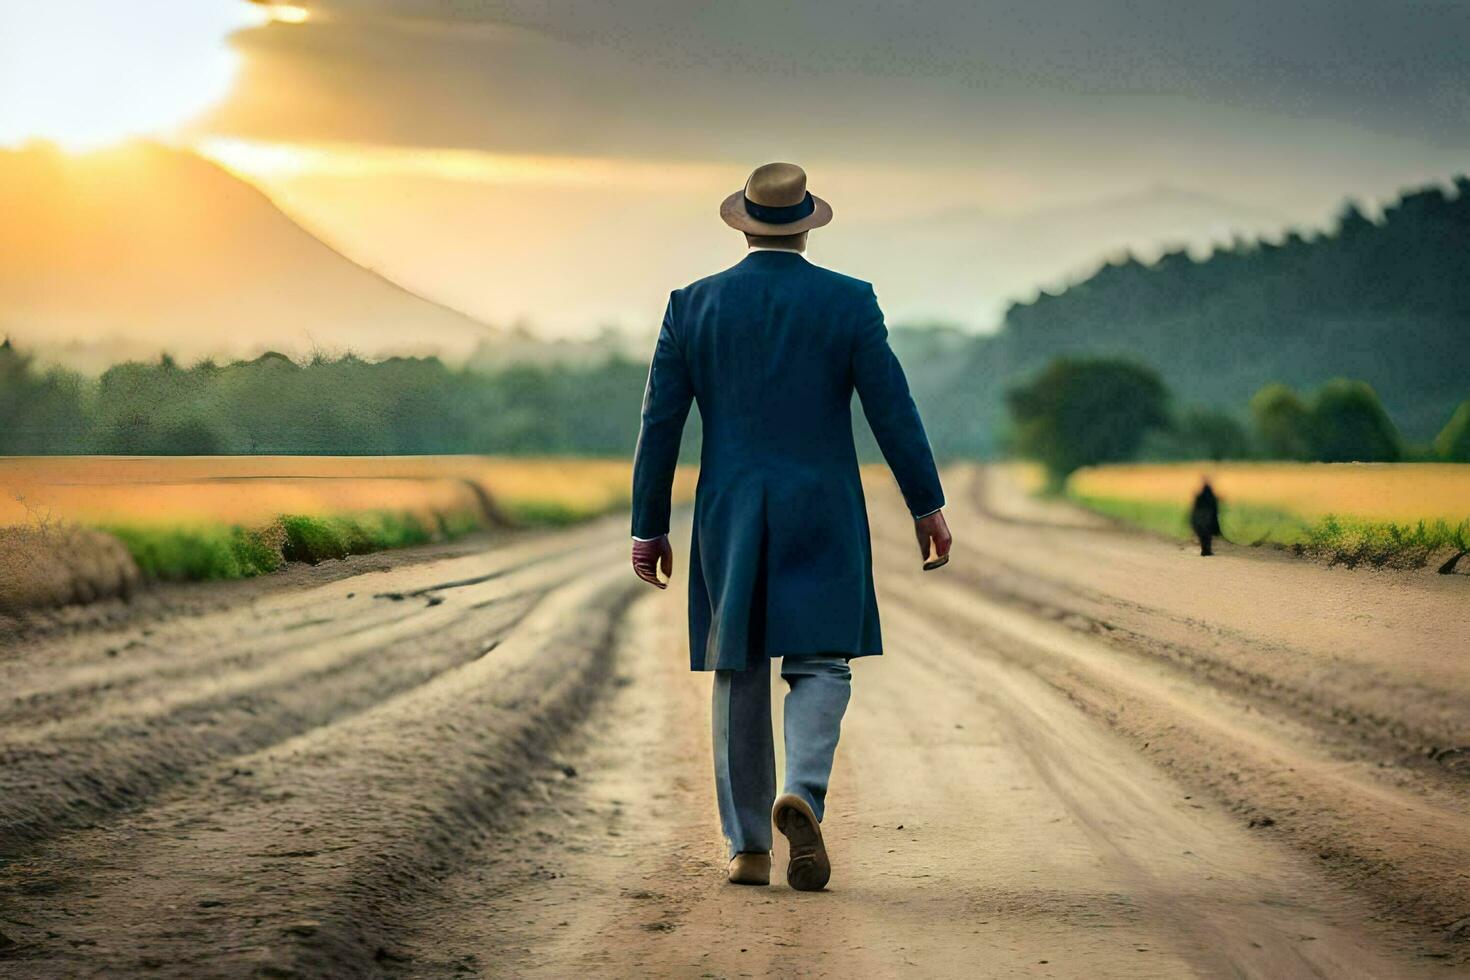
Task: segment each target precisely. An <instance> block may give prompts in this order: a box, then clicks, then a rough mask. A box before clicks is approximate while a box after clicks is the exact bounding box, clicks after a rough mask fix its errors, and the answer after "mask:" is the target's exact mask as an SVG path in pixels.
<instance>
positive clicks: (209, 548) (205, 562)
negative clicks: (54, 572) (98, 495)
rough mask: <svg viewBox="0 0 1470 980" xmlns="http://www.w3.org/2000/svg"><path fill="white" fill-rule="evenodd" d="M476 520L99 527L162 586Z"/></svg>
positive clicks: (412, 539) (268, 568) (343, 552)
mask: <svg viewBox="0 0 1470 980" xmlns="http://www.w3.org/2000/svg"><path fill="white" fill-rule="evenodd" d="M482 526H483V525H482V522H481V520H480V517H479V515H478V514H473V513H468V512H465V513H452V514H441V515H438V516H437V517H436V518H435V520H434V521H433V522H432V523H429V522H426V521H424V520H423V519H421V518H419V517H418V516H416V515H413V514H407V513H394V512H391V511H375V512H370V513H364V514H352V515H343V516H334V517H308V516H304V515H300V514H286V515H282V516H281V517H280V518H279V519H278V520H277V521H276V522H275V523H274V524H271V525H270V526H268V527H265V528H244V527H238V526H226V525H205V526H199V527H157V526H134V525H112V526H105V527H102V528H99V530H102V531H106V532H107V533H108V534H111V535H112V536H113V537H115V538H117V539H118V540H119V541H121V542H122V543H123V546H124V547H125V548H127V549H128V552H129V553H130V554H131V555H132V556H133V560H134V561H136V562H137V563H138V567H139V568H140V569H141V570H142V572H143V574H144V575H146V576H148V577H149V578H151V579H154V580H158V581H164V582H208V581H219V580H228V579H242V578H251V577H253V576H256V575H264V574H267V573H269V572H274V571H276V570H278V569H280V568H282V567H283V566H284V565H285V564H286V563H287V562H307V563H309V564H313V565H315V564H316V563H318V562H321V561H326V560H328V559H332V558H345V557H347V556H348V555H361V554H367V553H369V552H374V551H386V550H388V549H391V548H404V547H408V546H409V545H415V544H427V543H428V542H430V541H449V540H453V539H455V538H459V537H463V536H464V535H466V534H469V533H471V532H473V531H477V530H479V529H480V528H481V527H482Z"/></svg>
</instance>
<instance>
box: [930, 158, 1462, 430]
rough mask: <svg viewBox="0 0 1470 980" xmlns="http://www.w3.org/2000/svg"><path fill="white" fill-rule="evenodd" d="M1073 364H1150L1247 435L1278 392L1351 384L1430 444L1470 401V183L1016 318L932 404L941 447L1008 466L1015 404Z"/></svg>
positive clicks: (1239, 246) (1162, 268) (940, 381)
mask: <svg viewBox="0 0 1470 980" xmlns="http://www.w3.org/2000/svg"><path fill="white" fill-rule="evenodd" d="M1061 355H1073V356H1075V355H1094V356H1109V357H1122V358H1126V359H1129V360H1132V361H1136V362H1139V363H1142V364H1144V365H1146V366H1148V367H1151V368H1153V369H1154V370H1155V371H1157V372H1158V373H1159V375H1160V376H1161V377H1162V378H1163V380H1164V382H1165V383H1166V384H1167V385H1168V387H1169V388H1170V389H1171V390H1172V391H1173V392H1174V395H1175V398H1176V399H1177V400H1179V401H1180V402H1181V403H1183V404H1185V405H1193V406H1199V407H1203V408H1211V409H1216V410H1220V411H1224V412H1227V413H1230V414H1233V415H1235V416H1237V417H1238V418H1240V419H1242V420H1243V419H1244V417H1245V414H1246V406H1247V404H1248V402H1249V400H1250V398H1251V397H1252V396H1253V395H1254V394H1255V393H1256V392H1257V391H1259V390H1260V389H1261V388H1263V387H1265V386H1266V385H1267V384H1271V383H1274V382H1280V383H1283V384H1286V385H1288V386H1289V387H1292V388H1298V389H1314V388H1318V387H1320V386H1321V385H1323V384H1325V383H1326V382H1328V381H1330V380H1332V379H1333V378H1337V377H1347V378H1353V379H1357V380H1361V381H1364V382H1367V383H1368V384H1369V385H1370V386H1372V388H1373V389H1374V390H1375V391H1376V392H1377V393H1378V395H1379V397H1380V398H1381V399H1382V401H1383V404H1384V406H1385V407H1386V408H1387V410H1388V412H1389V415H1390V416H1391V417H1392V419H1393V421H1394V422H1395V423H1396V424H1397V426H1398V427H1399V429H1400V430H1401V431H1402V432H1403V434H1404V435H1405V437H1406V438H1408V439H1410V440H1412V441H1419V442H1425V441H1428V440H1430V439H1432V438H1433V437H1434V435H1435V433H1436V432H1437V431H1439V429H1440V428H1441V427H1442V426H1443V425H1444V424H1445V422H1446V420H1447V419H1448V418H1449V417H1450V415H1451V413H1453V412H1454V411H1455V408H1456V406H1457V405H1458V404H1459V403H1460V402H1461V401H1463V400H1464V399H1466V398H1467V397H1470V370H1467V365H1470V178H1466V177H1464V176H1461V177H1458V178H1456V179H1455V180H1454V181H1453V185H1452V187H1439V186H1433V187H1427V188H1423V189H1420V190H1415V191H1412V192H1408V193H1406V194H1404V195H1403V196H1401V197H1400V198H1399V199H1398V200H1396V201H1395V202H1393V203H1391V204H1389V205H1388V206H1387V207H1385V208H1384V210H1383V213H1382V215H1381V216H1380V217H1378V218H1376V219H1375V218H1370V217H1368V216H1367V215H1365V214H1364V212H1363V211H1362V210H1361V209H1360V208H1359V207H1357V206H1356V205H1354V204H1351V203H1349V204H1347V205H1345V206H1344V208H1343V210H1342V212H1341V214H1340V216H1339V218H1338V220H1337V222H1336V224H1335V225H1334V226H1333V227H1332V228H1331V229H1329V230H1327V231H1324V232H1321V233H1318V234H1302V233H1300V232H1295V231H1294V232H1291V233H1289V234H1287V235H1286V236H1285V237H1284V238H1283V239H1282V240H1280V241H1274V242H1273V241H1253V242H1247V241H1237V242H1235V243H1233V244H1232V245H1230V246H1228V247H1222V248H1219V249H1217V250H1215V251H1214V252H1213V253H1212V254H1210V255H1209V256H1207V257H1204V258H1199V259H1197V258H1195V257H1193V256H1191V255H1190V254H1189V253H1188V252H1186V251H1184V250H1182V249H1180V250H1175V251H1171V252H1168V253H1166V254H1164V255H1163V256H1162V257H1161V258H1160V259H1159V260H1158V261H1157V262H1154V263H1151V264H1146V263H1143V262H1140V261H1138V260H1137V259H1135V258H1133V257H1132V256H1125V257H1122V258H1120V259H1118V260H1115V261H1113V262H1110V263H1108V264H1106V265H1104V266H1102V267H1101V268H1100V269H1098V270H1097V271H1096V272H1095V273H1094V274H1093V275H1091V276H1090V277H1088V278H1086V279H1084V280H1082V281H1080V282H1078V283H1076V284H1075V285H1072V286H1069V287H1068V288H1066V289H1064V290H1062V291H1060V292H1058V293H1056V294H1050V293H1045V292H1043V293H1041V294H1040V295H1039V296H1038V297H1037V298H1036V299H1035V300H1034V301H1032V302H1029V303H1017V304H1015V305H1013V306H1012V307H1011V308H1010V310H1009V311H1008V313H1007V315H1006V318H1005V322H1004V324H1003V326H1002V328H1001V330H1000V331H999V332H997V333H996V334H995V335H993V336H989V337H983V338H977V339H976V340H975V341H973V342H972V344H971V345H970V347H969V350H968V352H967V356H965V357H964V358H961V359H957V360H955V361H952V362H951V363H952V364H953V365H954V366H953V367H952V369H951V371H950V372H949V374H948V376H947V377H940V378H936V379H935V383H934V384H933V387H931V388H928V389H926V390H924V391H923V392H922V393H921V403H923V407H925V408H927V409H928V412H927V415H926V418H933V420H934V422H933V424H932V425H933V428H935V429H936V432H935V433H934V435H935V440H936V442H938V443H942V444H944V445H946V446H947V447H949V449H950V451H951V452H955V453H957V454H960V455H981V456H983V455H989V454H991V453H993V452H995V451H996V450H997V448H998V447H999V445H1000V440H1001V439H1002V437H1003V434H1004V432H1005V425H1004V421H1005V413H1004V397H1005V391H1006V390H1007V389H1008V388H1010V387H1012V386H1013V385H1014V384H1015V383H1016V382H1017V381H1018V380H1020V379H1022V378H1025V377H1028V376H1031V375H1034V374H1035V373H1037V372H1039V371H1040V370H1041V369H1042V368H1043V367H1044V366H1045V365H1046V364H1047V363H1048V362H1049V361H1051V360H1052V359H1053V358H1055V357H1058V356H1061Z"/></svg>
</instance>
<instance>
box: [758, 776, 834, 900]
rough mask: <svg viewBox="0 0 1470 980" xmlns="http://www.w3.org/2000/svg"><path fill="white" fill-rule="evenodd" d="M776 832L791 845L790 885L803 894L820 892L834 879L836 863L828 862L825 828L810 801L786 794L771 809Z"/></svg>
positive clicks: (787, 880)
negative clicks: (779, 832) (781, 834)
mask: <svg viewBox="0 0 1470 980" xmlns="http://www.w3.org/2000/svg"><path fill="white" fill-rule="evenodd" d="M771 819H772V820H774V821H775V822H776V829H777V830H779V831H781V833H783V834H785V835H786V840H787V841H788V842H790V844H791V860H790V861H788V862H787V863H786V883H787V884H788V885H790V886H791V887H792V888H795V889H796V890H797V891H799V892H819V891H821V890H822V889H823V888H826V887H827V882H828V881H829V880H830V879H831V878H832V862H830V861H828V860H827V845H826V844H824V843H822V825H821V824H820V823H818V822H817V815H816V814H815V813H813V812H812V808H811V807H810V806H808V805H807V802H806V800H803V799H802V798H801V797H799V796H797V795H796V794H795V793H786V794H784V795H783V796H781V797H780V798H778V799H777V800H776V805H775V806H774V807H772V809H771Z"/></svg>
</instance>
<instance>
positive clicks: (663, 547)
mask: <svg viewBox="0 0 1470 980" xmlns="http://www.w3.org/2000/svg"><path fill="white" fill-rule="evenodd" d="M659 566H663V570H664V578H669V577H671V576H672V575H673V574H674V549H673V546H672V545H670V544H669V536H668V535H667V534H661V535H659V536H658V537H656V538H654V539H653V540H651V541H637V540H635V541H634V542H633V571H634V573H636V574H637V576H638V577H639V578H641V579H642V580H643V581H645V582H647V583H648V584H649V585H656V586H658V587H659V588H660V589H667V588H668V587H669V586H668V583H667V582H660V581H659V580H658V568H659Z"/></svg>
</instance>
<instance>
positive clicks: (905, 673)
mask: <svg viewBox="0 0 1470 980" xmlns="http://www.w3.org/2000/svg"><path fill="white" fill-rule="evenodd" d="M948 488H949V491H950V495H951V502H950V508H949V512H950V514H951V524H952V526H953V527H954V529H955V532H956V535H957V537H958V539H959V541H960V545H959V550H958V551H957V554H956V559H955V561H954V562H952V564H951V565H950V567H949V568H947V569H945V570H944V571H942V572H938V573H930V574H924V573H921V572H919V571H918V570H917V560H916V555H915V554H914V552H913V543H912V539H911V537H910V536H909V528H908V522H907V520H906V519H905V517H904V515H903V513H902V511H901V508H900V506H899V504H898V502H897V499H896V494H895V493H894V492H893V491H892V490H891V489H890V488H889V487H887V486H886V485H875V486H874V488H873V491H872V500H871V506H872V509H873V513H874V530H875V553H876V560H877V564H878V567H879V568H880V575H879V583H878V585H879V592H880V600H881V601H882V604H883V612H884V625H885V635H886V639H887V644H888V650H889V655H888V656H885V657H883V658H881V659H876V660H875V659H869V660H865V661H860V662H859V663H858V664H857V665H856V666H855V669H854V675H855V691H854V700H853V706H852V708H851V711H850V713H849V716H848V721H847V725H846V734H845V737H844V741H843V743H842V746H841V749H840V750H839V756H838V763H837V771H836V774H835V777H834V785H833V788H832V798H831V803H830V810H829V814H830V815H829V819H828V836H829V842H830V847H831V850H832V853H833V858H834V865H835V868H836V870H835V873H834V877H833V882H832V885H831V887H830V889H829V891H828V892H827V893H824V894H800V893H794V892H791V891H789V890H788V889H786V888H785V887H784V885H779V886H776V887H773V888H770V889H753V888H737V887H732V886H725V885H723V884H722V883H721V875H722V870H723V861H722V853H721V850H720V843H719V830H718V827H717V825H716V823H715V820H714V816H713V814H714V809H713V801H712V789H711V786H710V778H709V769H710V762H709V757H708V745H707V736H706V726H707V722H708V703H707V701H708V684H709V679H708V677H706V676H702V675H693V674H690V673H688V672H687V670H685V669H684V668H683V665H684V664H685V663H686V662H687V661H686V659H685V652H684V650H683V644H684V633H683V594H682V591H681V589H679V588H675V589H671V590H669V592H667V593H654V592H653V591H652V590H647V589H646V587H642V586H640V585H639V584H638V583H637V582H636V581H635V580H634V579H633V578H632V576H631V573H630V571H628V569H627V567H626V527H625V522H624V521H622V520H620V519H619V520H609V521H606V522H602V523H599V524H595V525H591V526H587V527H584V528H580V529H578V530H574V531H569V532H565V533H558V534H546V535H527V536H521V537H515V538H510V539H504V540H498V541H495V542H491V543H489V544H487V545H486V546H484V547H482V548H478V549H474V550H470V551H467V552H462V553H454V552H448V553H440V554H428V555H425V554H419V555H406V556H402V557H395V558H392V559H381V558H379V559H372V560H358V561H356V563H349V564H347V565H344V566H333V567H330V568H329V567H327V566H323V567H322V568H320V569H316V570H312V571H310V572H298V573H295V575H294V578H292V579H290V580H281V581H277V582H273V583H264V584H257V585H253V586H250V587H246V588H242V589H237V590H212V591H209V592H208V593H207V596H208V601H207V602H201V601H198V600H197V596H198V595H202V594H206V593H187V594H186V593H176V594H170V595H171V598H170V599H169V600H168V601H160V602H157V603H154V604H153V605H152V606H147V607H146V608H145V609H143V610H142V611H135V612H132V613H130V614H123V613H118V612H117V611H113V612H111V613H109V612H108V611H106V610H102V611H100V612H98V613H97V614H96V615H95V616H94V617H93V618H94V620H95V622H93V623H92V624H91V625H78V624H72V625H71V626H69V627H67V628H65V629H57V630H53V631H52V632H50V633H43V634H41V635H37V636H33V637H31V638H28V639H22V640H19V641H11V642H9V643H8V644H7V648H6V649H5V650H4V652H3V654H0V690H3V691H4V696H3V700H0V976H10V975H14V976H17V977H72V976H128V975H134V974H137V975H149V976H174V977H213V976H221V977H235V976H276V977H288V976H303V977H305V976H322V975H343V976H376V975H381V976H388V977H449V976H474V975H483V976H544V977H568V976H579V975H580V976H599V977H601V976H672V977H685V976H712V977H723V976H766V975H774V976H813V977H820V976H832V977H870V976H871V977H886V976H924V977H949V976H953V977H973V976H1057V977H1103V976H1113V977H1191V976H1200V977H1236V976H1250V977H1297V976H1324V977H1411V976H1430V977H1437V976H1445V977H1448V976H1456V975H1464V971H1465V970H1466V967H1467V963H1470V800H1467V796H1470V794H1467V792H1466V789H1467V786H1470V760H1467V754H1470V616H1467V615H1466V613H1467V610H1470V580H1467V579H1466V578H1465V577H1462V576H1444V577H1436V576H1433V575H1426V574H1423V573H1419V574H1407V573H1385V572H1364V571H1348V570H1342V569H1328V568H1323V567H1319V566H1316V565H1312V564H1309V563H1304V562H1300V561H1294V560H1291V559H1288V558H1284V557H1279V556H1274V555H1270V554H1262V553H1259V552H1255V551H1248V550H1235V549H1230V548H1228V547H1227V548H1226V549H1224V553H1223V554H1222V555H1220V556H1219V557H1217V558H1212V559H1209V560H1208V561H1205V560H1201V559H1198V558H1197V557H1195V556H1192V555H1191V554H1190V553H1189V552H1188V551H1187V550H1186V549H1184V548H1183V547H1181V546H1178V545H1175V544H1173V543H1170V542H1165V541H1161V540H1158V539H1154V538H1150V537H1143V536H1134V535H1130V534H1125V533H1121V532H1118V531H1116V530H1113V529H1111V528H1109V527H1107V526H1102V525H1100V524H1098V523H1097V522H1095V521H1093V520H1090V519H1088V518H1085V517H1082V516H1079V515H1076V514H1074V513H1072V512H1070V511H1065V510H1058V509H1053V508H1047V507H1038V506H1037V505H1034V504H1032V503H1030V502H1026V501H1023V500H1021V499H1020V498H1018V497H1017V496H1015V495H1014V494H1013V493H1012V492H1010V491H1009V489H1008V488H1007V487H1005V486H1004V485H1001V484H997V483H995V482H994V481H992V483H991V484H990V485H989V486H987V484H986V481H985V480H984V479H983V475H982V474H980V473H979V472H976V471H960V472H955V473H952V474H951V475H950V476H949V479H948ZM680 538H681V540H686V541H687V537H684V536H683V534H682V533H681V534H680ZM683 573H684V569H683V568H682V567H679V568H677V569H676V577H677V580H678V583H679V585H680V586H682V583H683V582H684V581H685V576H684V574H683ZM190 596H194V597H195V598H190Z"/></svg>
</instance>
